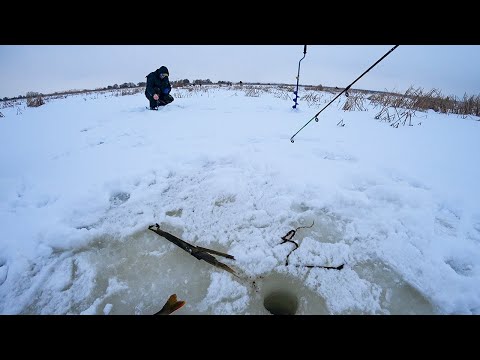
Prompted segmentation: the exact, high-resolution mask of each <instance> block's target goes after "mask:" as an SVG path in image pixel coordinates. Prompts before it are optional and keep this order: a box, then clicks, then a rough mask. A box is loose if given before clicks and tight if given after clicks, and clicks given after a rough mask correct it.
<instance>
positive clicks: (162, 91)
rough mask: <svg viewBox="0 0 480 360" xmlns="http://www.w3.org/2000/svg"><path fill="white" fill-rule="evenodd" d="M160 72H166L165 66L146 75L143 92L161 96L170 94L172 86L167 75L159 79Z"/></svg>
mask: <svg viewBox="0 0 480 360" xmlns="http://www.w3.org/2000/svg"><path fill="white" fill-rule="evenodd" d="M160 74H168V69H167V68H166V67H165V66H162V67H160V68H159V69H157V70H155V71H153V72H151V73H150V74H148V75H147V86H146V89H145V94H148V95H149V96H153V95H154V94H158V95H159V96H160V97H161V98H162V97H165V96H167V95H168V94H170V91H171V90H172V86H171V85H170V81H169V80H168V76H167V77H164V78H163V79H160Z"/></svg>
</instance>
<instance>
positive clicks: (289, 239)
mask: <svg viewBox="0 0 480 360" xmlns="http://www.w3.org/2000/svg"><path fill="white" fill-rule="evenodd" d="M313 224H315V221H313V222H312V225H310V226H300V227H298V228H296V229H295V230H290V231H289V232H287V234H286V235H285V236H282V240H283V241H282V242H281V243H280V244H285V243H286V242H291V243H292V244H294V245H295V248H294V249H293V250H292V251H290V252H289V253H288V255H287V259H286V260H285V266H288V257H289V256H290V254H291V253H292V252H294V251H295V250H297V249H298V247H299V245H298V244H297V243H296V242H295V241H293V240H292V238H293V237H294V236H295V234H296V232H297V230H298V229H308V228H311V227H312V226H313ZM344 265H345V264H342V265H340V266H320V265H295V266H297V267H300V266H302V267H307V268H310V269H311V268H316V267H319V268H323V269H332V270H342V269H343V266H344Z"/></svg>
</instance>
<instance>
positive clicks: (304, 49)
mask: <svg viewBox="0 0 480 360" xmlns="http://www.w3.org/2000/svg"><path fill="white" fill-rule="evenodd" d="M305 55H307V45H304V46H303V57H302V58H301V59H300V61H299V62H298V74H297V90H295V91H294V92H293V93H294V94H295V99H293V101H294V102H295V105H293V106H292V108H294V109H295V108H296V107H297V105H298V103H297V99H298V81H299V80H300V63H301V62H302V60H303V59H304V58H305Z"/></svg>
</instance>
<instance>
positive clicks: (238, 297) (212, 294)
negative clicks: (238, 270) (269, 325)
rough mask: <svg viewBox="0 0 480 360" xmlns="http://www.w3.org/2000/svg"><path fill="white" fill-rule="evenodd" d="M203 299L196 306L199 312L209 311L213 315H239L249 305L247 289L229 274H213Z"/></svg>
mask: <svg viewBox="0 0 480 360" xmlns="http://www.w3.org/2000/svg"><path fill="white" fill-rule="evenodd" d="M210 280H211V282H210V285H209V287H208V290H207V295H206V296H205V299H204V300H203V301H202V302H201V303H200V304H198V310H199V311H201V312H204V311H207V310H209V312H211V313H212V314H215V315H228V314H240V313H242V312H244V311H245V309H246V308H247V306H248V304H249V296H248V290H247V287H246V286H244V285H242V284H240V283H239V282H238V281H236V280H234V279H233V278H232V276H230V275H229V274H223V273H217V272H214V273H212V274H211V275H210Z"/></svg>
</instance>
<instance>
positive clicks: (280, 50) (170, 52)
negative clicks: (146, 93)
mask: <svg viewBox="0 0 480 360" xmlns="http://www.w3.org/2000/svg"><path fill="white" fill-rule="evenodd" d="M393 46H394V45H308V47H307V54H306V56H305V58H304V59H303V60H302V62H301V69H300V84H301V85H302V84H305V85H307V84H308V85H318V84H322V85H326V86H338V87H345V86H347V85H348V84H350V83H351V82H352V81H354V80H355V79H356V78H357V77H358V76H359V75H360V74H362V73H363V72H364V71H365V70H366V69H368V68H369V67H370V66H371V65H372V64H373V63H375V61H377V60H378V59H379V58H380V57H382V56H383V55H384V54H385V53H386V52H388V51H389V50H390V49H391V48H392V47H393ZM302 56H303V45H281V46H279V45H0V79H1V81H0V98H3V97H13V96H18V95H25V93H26V92H28V91H36V92H41V93H51V92H55V91H62V90H72V89H94V88H97V87H105V86H107V85H113V84H122V83H124V82H134V83H138V82H140V81H145V76H146V75H147V74H148V73H149V72H150V71H153V70H155V69H157V68H159V67H160V66H162V65H165V66H167V67H168V68H169V70H170V79H171V80H180V79H189V80H190V81H193V80H195V79H210V80H211V81H213V82H217V81H219V80H223V81H233V82H238V81H243V82H272V83H291V84H295V83H296V76H297V71H298V63H299V60H300V59H301V58H302ZM478 64H480V45H400V46H399V47H398V48H397V49H395V50H394V51H393V52H392V53H390V55H388V56H387V57H386V58H385V59H384V60H383V61H382V62H380V63H379V64H378V65H377V66H375V67H374V68H373V69H372V70H371V71H370V72H369V73H368V74H366V75H365V76H364V77H363V78H362V79H360V80H359V81H358V82H357V83H356V84H355V85H354V86H353V87H354V88H362V89H368V90H394V91H405V90H406V89H407V88H408V87H409V86H410V85H413V86H416V87H422V88H424V89H425V90H430V89H432V88H436V89H439V90H441V91H442V93H443V94H445V95H457V96H462V95H463V94H464V93H467V94H469V95H477V94H479V93H480V66H478Z"/></svg>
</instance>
